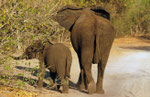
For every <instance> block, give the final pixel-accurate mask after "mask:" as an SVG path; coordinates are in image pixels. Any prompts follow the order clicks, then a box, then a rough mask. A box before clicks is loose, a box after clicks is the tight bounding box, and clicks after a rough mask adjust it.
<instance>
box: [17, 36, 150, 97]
mask: <svg viewBox="0 0 150 97" xmlns="http://www.w3.org/2000/svg"><path fill="white" fill-rule="evenodd" d="M71 51H72V56H73V63H72V67H71V79H70V81H71V82H70V87H73V88H70V89H69V94H61V93H59V92H55V91H52V90H47V89H43V90H42V92H40V93H39V94H38V97H150V92H149V91H150V40H149V39H147V38H143V37H140V38H122V39H116V40H115V42H114V44H113V47H112V49H111V53H110V57H109V60H108V63H107V66H106V69H105V75H104V90H105V94H104V95H100V94H92V95H88V94H87V93H85V92H80V91H78V90H76V89H74V85H75V83H76V82H77V80H78V76H79V72H80V69H79V63H78V58H77V55H76V53H75V52H74V50H73V49H71ZM23 62H24V63H23ZM25 62H27V61H19V62H18V64H16V65H17V67H26V68H33V67H35V66H36V65H38V61H37V60H30V64H32V65H30V66H27V65H25ZM33 64H34V65H33ZM19 72H25V74H26V75H25V76H26V77H29V76H30V77H32V78H35V79H36V77H35V76H33V75H32V74H31V73H29V72H27V71H25V70H23V69H22V68H15V74H17V73H19ZM92 74H93V78H94V80H95V81H96V80H97V64H93V65H92ZM28 89H32V90H34V87H33V86H30V85H28Z"/></svg>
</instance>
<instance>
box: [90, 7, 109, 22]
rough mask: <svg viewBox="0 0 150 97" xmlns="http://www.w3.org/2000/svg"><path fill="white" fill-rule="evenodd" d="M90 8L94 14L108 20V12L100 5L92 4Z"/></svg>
mask: <svg viewBox="0 0 150 97" xmlns="http://www.w3.org/2000/svg"><path fill="white" fill-rule="evenodd" d="M91 10H92V11H94V12H95V14H96V15H99V16H102V17H104V18H106V19H108V20H110V14H109V12H107V11H106V10H105V9H104V8H102V7H101V6H93V7H91Z"/></svg>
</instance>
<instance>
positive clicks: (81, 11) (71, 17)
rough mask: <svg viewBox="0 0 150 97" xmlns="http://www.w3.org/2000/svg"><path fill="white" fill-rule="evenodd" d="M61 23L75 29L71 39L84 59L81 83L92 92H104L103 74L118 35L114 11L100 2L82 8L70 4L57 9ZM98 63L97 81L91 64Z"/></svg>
mask: <svg viewBox="0 0 150 97" xmlns="http://www.w3.org/2000/svg"><path fill="white" fill-rule="evenodd" d="M56 17H57V21H58V22H59V24H60V25H61V26H63V27H65V28H66V29H68V30H69V31H70V32H71V42H72V45H73V48H74V50H75V51H76V53H77V55H78V58H79V63H80V69H81V72H80V76H79V79H78V83H77V87H78V88H79V89H80V90H82V89H88V93H89V94H91V93H94V92H97V93H101V94H103V93H104V90H103V76H104V70H105V67H106V63H107V60H108V57H109V53H110V49H111V46H112V43H113V40H114V37H115V31H114V27H113V25H112V24H111V23H110V15H109V13H108V12H107V11H105V10H104V9H103V8H101V7H99V6H96V7H90V8H78V7H75V6H72V5H66V6H64V7H63V8H61V9H60V10H59V11H58V12H57V16H56ZM92 63H97V64H98V78H97V84H95V82H94V80H93V78H92V74H91V67H92Z"/></svg>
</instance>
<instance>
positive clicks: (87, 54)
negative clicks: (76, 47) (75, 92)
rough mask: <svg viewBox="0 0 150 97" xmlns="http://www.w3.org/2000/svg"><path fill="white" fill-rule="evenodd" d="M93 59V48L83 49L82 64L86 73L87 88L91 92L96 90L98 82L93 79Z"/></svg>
mask: <svg viewBox="0 0 150 97" xmlns="http://www.w3.org/2000/svg"><path fill="white" fill-rule="evenodd" d="M92 59H93V48H84V49H82V53H81V65H82V67H83V72H84V73H85V75H86V81H87V88H88V93H89V94H92V93H94V92H96V84H95V82H94V80H93V77H92V73H91V66H92Z"/></svg>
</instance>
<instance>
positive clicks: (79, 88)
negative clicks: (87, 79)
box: [76, 84, 86, 91]
mask: <svg viewBox="0 0 150 97" xmlns="http://www.w3.org/2000/svg"><path fill="white" fill-rule="evenodd" d="M76 87H77V89H78V90H80V91H83V90H86V87H85V85H84V84H77V85H76Z"/></svg>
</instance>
